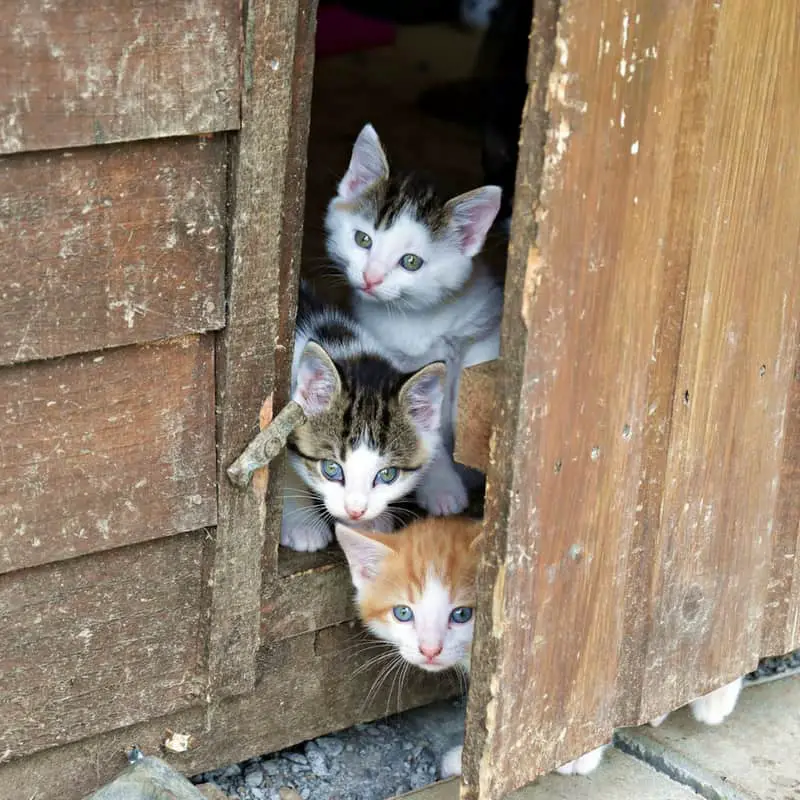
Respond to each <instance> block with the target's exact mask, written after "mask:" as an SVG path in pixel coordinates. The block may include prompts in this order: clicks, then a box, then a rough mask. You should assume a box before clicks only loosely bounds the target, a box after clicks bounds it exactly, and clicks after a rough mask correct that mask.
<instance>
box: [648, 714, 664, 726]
mask: <svg viewBox="0 0 800 800" xmlns="http://www.w3.org/2000/svg"><path fill="white" fill-rule="evenodd" d="M668 716H669V711H667V713H666V714H662V715H661V716H660V717H653V719H651V720H650V722H648V723H647V724H648V725H649V726H650V727H651V728H657V727H658V726H659V725H661V723H662V722H664V720H665V719H666V718H667V717H668Z"/></svg>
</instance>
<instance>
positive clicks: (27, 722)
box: [0, 533, 203, 797]
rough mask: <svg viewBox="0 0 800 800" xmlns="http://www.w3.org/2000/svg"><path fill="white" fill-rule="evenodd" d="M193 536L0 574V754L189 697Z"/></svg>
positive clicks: (194, 680)
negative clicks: (0, 691)
mask: <svg viewBox="0 0 800 800" xmlns="http://www.w3.org/2000/svg"><path fill="white" fill-rule="evenodd" d="M202 537H203V534H202V533H195V534H185V535H181V536H175V537H170V538H168V539H163V540H159V541H154V542H148V543H145V544H142V545H136V546H133V547H126V548H122V549H119V550H114V551H111V552H107V553H100V554H96V555H89V556H85V557H84V558H81V559H73V560H70V561H64V562H61V563H58V564H47V565H45V566H43V567H36V568H34V569H30V570H24V571H21V572H14V573H10V574H6V575H0V641H2V642H3V648H2V652H0V685H2V687H3V691H2V693H0V763H2V762H3V761H7V760H9V759H13V758H17V757H19V756H21V755H23V754H27V753H32V752H35V751H37V750H41V749H43V748H48V747H53V746H54V745H62V744H65V743H67V742H74V741H76V740H78V739H82V738H84V737H86V736H91V735H94V734H98V733H104V732H105V731H107V730H111V729H113V728H119V727H123V726H125V725H131V724H133V723H135V722H142V721H145V720H149V719H150V718H152V717H159V716H162V715H163V714H165V713H169V712H171V711H175V710H178V709H181V708H185V707H187V706H190V705H194V704H195V703H197V702H199V701H200V700H201V698H202V682H201V681H200V680H199V677H198V669H199V663H200V648H201V642H202V640H201V636H200V632H201V628H200V613H201V608H200V597H201V593H200V578H201V569H200V568H201V565H202V561H201V556H202ZM12 785H13V784H12ZM6 788H10V787H9V786H8V784H6ZM16 789H17V797H21V796H23V794H22V792H21V789H22V787H20V786H16ZM32 794H33V793H32V792H31V793H29V794H25V795H24V796H25V797H29V796H32Z"/></svg>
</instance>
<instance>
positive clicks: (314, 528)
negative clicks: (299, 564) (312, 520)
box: [281, 522, 333, 553]
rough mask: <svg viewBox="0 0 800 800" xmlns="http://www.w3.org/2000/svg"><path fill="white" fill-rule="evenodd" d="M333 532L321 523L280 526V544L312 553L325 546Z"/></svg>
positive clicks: (330, 539)
mask: <svg viewBox="0 0 800 800" xmlns="http://www.w3.org/2000/svg"><path fill="white" fill-rule="evenodd" d="M332 539H333V532H332V531H331V529H330V528H329V527H328V526H327V525H326V524H323V523H321V522H320V523H318V524H317V525H286V524H284V525H283V526H282V527H281V544H282V545H283V546H284V547H290V548H291V549H292V550H299V551H300V552H308V553H312V552H314V551H315V550H322V549H324V548H325V547H327V546H328V545H329V544H330V543H331V541H332Z"/></svg>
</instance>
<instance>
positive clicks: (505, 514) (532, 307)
mask: <svg viewBox="0 0 800 800" xmlns="http://www.w3.org/2000/svg"><path fill="white" fill-rule="evenodd" d="M790 5H791V4H781V3H779V4H774V5H769V4H766V3H764V4H763V5H761V6H760V12H759V13H760V16H759V26H758V28H757V30H755V31H751V32H749V33H748V34H745V33H744V29H745V26H746V22H745V20H746V19H747V18H748V17H751V16H752V7H751V6H746V5H745V4H744V3H726V4H724V5H723V6H722V7H720V6H719V5H718V4H714V3H711V2H699V0H698V2H690V0H686V2H682V3H678V4H673V5H672V6H671V7H670V8H669V9H667V8H665V7H663V4H659V3H640V4H638V5H637V6H636V8H635V9H627V8H623V7H622V6H620V5H618V4H616V3H612V2H604V3H599V4H589V3H585V2H577V1H573V2H566V3H562V4H561V6H560V8H559V9H558V11H559V13H558V15H557V14H556V8H555V5H554V4H552V3H542V4H537V6H536V11H535V20H534V36H533V47H532V57H531V62H530V72H531V89H530V94H529V98H528V104H527V111H526V116H525V120H524V123H523V148H522V155H521V158H520V165H519V175H518V185H517V194H516V196H515V217H514V222H513V228H512V244H511V251H510V256H509V275H508V283H507V287H506V309H505V316H504V333H503V349H502V361H501V363H502V365H503V370H502V373H503V374H502V378H501V384H500V386H499V389H498V395H499V397H500V401H499V408H498V409H497V411H496V424H495V437H494V440H493V442H492V446H491V449H490V455H489V474H488V493H487V528H488V530H489V532H490V537H489V542H488V546H487V552H486V555H485V558H484V563H483V564H482V568H481V576H480V578H481V580H480V585H481V593H482V598H483V604H482V607H480V608H479V614H478V619H477V630H476V642H475V648H474V654H473V660H474V662H475V663H478V664H480V665H481V668H480V669H479V670H476V672H475V674H474V676H473V684H472V687H471V694H470V707H469V719H468V747H467V750H466V752H465V787H464V796H465V797H470V798H472V797H480V798H499V797H502V796H503V795H505V794H506V793H508V792H509V791H511V790H513V789H514V788H516V787H518V786H520V785H522V784H524V783H526V782H529V781H530V780H531V779H533V778H534V777H535V776H536V775H537V774H540V773H541V772H544V771H547V770H550V769H552V768H553V767H554V766H556V765H557V764H559V763H563V762H564V761H567V760H569V759H572V758H574V757H575V756H577V755H579V754H580V753H582V752H585V751H586V750H588V749H590V748H591V747H594V746H596V745H597V744H600V743H601V742H603V741H607V740H608V738H609V737H610V734H611V731H612V729H613V728H614V727H616V726H619V725H625V724H631V723H635V722H638V721H641V720H642V719H643V718H647V716H650V715H654V714H655V713H657V712H659V711H666V710H669V709H670V708H672V707H674V706H675V705H678V704H680V703H683V702H685V701H686V700H688V699H691V698H692V697H694V696H696V695H697V694H698V693H700V692H701V691H707V690H708V689H711V688H714V686H716V685H719V684H720V683H722V682H723V681H724V680H726V679H730V677H732V674H733V673H736V674H740V673H741V672H745V671H747V670H748V669H750V668H751V667H752V666H753V665H754V659H755V654H756V653H757V651H758V648H759V646H760V639H761V631H760V629H759V625H758V620H759V619H760V616H761V615H762V608H763V605H762V604H763V600H764V590H765V585H766V568H767V565H768V558H769V544H770V538H771V526H772V520H773V519H774V514H775V508H774V506H775V498H776V492H777V487H778V484H779V480H778V470H779V467H780V456H781V452H782V451H783V449H782V445H783V426H784V420H785V410H786V407H787V395H788V392H789V386H790V383H791V369H792V367H793V364H794V360H795V357H796V352H797V351H796V347H797V310H796V305H795V304H796V302H797V297H798V296H799V295H800V287H798V282H797V281H798V277H800V269H798V262H797V257H798V251H799V247H798V245H800V242H798V238H797V237H798V235H800V234H799V232H800V220H799V219H798V216H797V215H798V211H797V209H798V208H800V202H798V199H797V198H796V187H797V186H800V180H799V178H800V176H798V175H797V174H796V167H797V164H798V159H797V158H796V157H795V158H793V152H794V148H795V145H794V141H795V139H796V137H795V138H794V139H793V138H792V137H791V136H790V135H788V132H789V131H790V130H791V129H792V126H794V127H795V128H796V127H797V121H796V120H795V117H796V114H797V109H798V108H799V107H800V106H799V105H798V103H797V102H794V103H793V102H792V100H791V97H790V95H791V92H792V89H791V88H790V87H795V88H794V90H793V91H794V93H795V96H796V93H797V88H796V87H797V86H799V85H800V81H798V80H797V78H796V71H797V67H798V54H797V50H796V41H797V32H796V31H797V18H796V15H795V16H793V15H792V13H791V9H790V7H789V6H790ZM719 30H721V33H719V34H718V31H719ZM779 31H780V35H778V33H779ZM744 39H748V45H747V47H746V48H744V52H745V53H746V55H743V54H742V52H741V51H742V47H741V42H742V40H744ZM734 42H739V45H737V47H738V50H737V48H736V47H734ZM757 53H761V55H762V60H761V62H760V64H761V70H760V71H758V70H756V69H754V68H752V67H751V64H752V65H754V64H755V62H756V54H757ZM779 65H781V66H779ZM742 96H744V98H746V99H745V100H744V101H742V99H741V98H742ZM734 97H738V98H739V101H740V102H738V104H737V103H734V102H733V98H734ZM729 98H730V101H729ZM776 109H777V110H776ZM778 165H781V166H780V167H779V166H778ZM754 225H755V226H756V232H755V235H754V230H753V226H754ZM767 250H769V252H768V253H767V252H765V251H767ZM756 253H761V256H760V261H761V262H763V261H766V262H767V264H768V266H766V267H765V268H764V269H763V271H762V272H759V270H760V269H761V267H762V265H761V264H758V263H757V256H756ZM748 274H749V275H750V278H749V279H747V278H746V277H745V276H746V275H748ZM709 292H710V293H711V294H713V295H714V296H715V298H716V299H715V301H712V302H709V299H708V293H709ZM687 293H688V297H689V300H688V304H687ZM715 303H716V305H715ZM729 323H730V324H732V326H733V327H734V330H733V331H732V333H733V337H732V339H731V337H729V336H728V333H729V330H728V329H727V328H726V325H728V324H729ZM726 348H729V350H728V351H727V352H726ZM698 353H700V354H701V355H700V356H698ZM756 353H760V354H762V355H761V356H760V358H761V360H760V361H759V362H758V364H756V365H755V370H754V371H751V368H752V366H753V362H754V360H756ZM762 366H764V370H762ZM759 380H760V381H761V383H760V384H759V383H758V381H759ZM692 381H694V383H692ZM687 382H688V383H687ZM684 384H686V385H687V386H689V391H690V396H691V398H692V402H694V401H695V399H696V400H697V405H696V407H695V408H692V409H691V410H690V412H689V413H691V414H692V417H693V421H694V427H693V428H691V429H687V427H686V424H687V423H686V422H685V419H686V416H685V411H686V409H685V408H684V405H683V395H684ZM697 393H699V397H698V394H697ZM695 415H697V416H695ZM751 481H752V484H751V485H748V484H749V483H750V482H751ZM705 491H708V492H714V493H716V494H717V495H719V502H718V503H716V504H715V505H716V507H717V508H718V509H719V511H718V516H717V517H714V516H713V515H712V516H710V517H708V518H706V517H705V516H704V515H702V514H701V515H700V516H698V515H697V514H696V513H695V514H693V515H685V516H684V514H685V512H684V511H683V504H682V502H681V498H682V497H683V495H682V494H681V492H686V493H687V497H686V500H685V501H683V503H685V502H688V503H689V505H688V508H687V509H686V511H690V510H692V509H693V502H694V504H695V505H697V506H699V505H700V503H701V497H703V493H704V492H705ZM690 498H692V499H690ZM662 502H663V504H664V511H663V517H662ZM726 506H730V512H729V511H727V510H726ZM731 515H735V516H738V517H739V518H740V519H738V520H737V519H736V518H735V516H731ZM728 526H730V527H733V528H734V530H735V535H734V536H733V537H732V539H731V534H730V533H728V532H726V527H728ZM746 528H747V529H749V532H745V529H746ZM736 536H738V537H739V541H738V545H739V550H738V551H736V550H735V549H734V548H733V546H732V545H730V544H728V541H736ZM748 536H749V538H747V537H748ZM695 552H696V553H697V555H696V556H695ZM790 566H791V565H790ZM723 576H725V577H724V578H723ZM726 581H729V583H727V582H726ZM700 583H702V587H701V591H700V592H698V591H696V589H697V588H698V584H700ZM736 592H738V593H739V594H738V595H737V596H734V595H735V593H736ZM747 603H749V604H750V606H749V607H748V608H745V605H746V604H747ZM728 612H730V619H729V620H728V621H727V622H725V623H724V624H722V622H721V621H722V620H724V619H725V617H726V614H727V613H728ZM737 614H739V615H741V616H743V617H744V620H742V619H741V618H740V617H739V616H737ZM669 624H671V625H672V627H671V628H670V629H669V633H668V634H667V633H666V631H664V632H662V631H663V630H664V629H663V627H662V628H659V625H661V626H666V625H669ZM737 624H738V625H740V626H741V628H742V630H743V632H742V633H737V632H733V631H732V628H733V627H734V626H736V625H737ZM676 626H677V627H676ZM681 626H683V627H681ZM690 628H691V632H689V629H690ZM670 637H671V638H670ZM715 637H718V639H716V640H715ZM690 640H691V641H693V642H694V650H691V651H690V650H689V649H688V647H689V642H690ZM669 642H678V643H679V644H675V645H670V644H669ZM688 663H691V664H692V668H691V669H687V667H686V665H687V664H688ZM532 721H533V722H532Z"/></svg>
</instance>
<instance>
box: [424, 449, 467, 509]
mask: <svg viewBox="0 0 800 800" xmlns="http://www.w3.org/2000/svg"><path fill="white" fill-rule="evenodd" d="M416 495H417V502H418V503H419V504H420V505H421V506H422V507H423V508H424V509H425V510H426V511H427V512H428V513H429V514H432V515H433V516H435V517H444V516H447V515H449V514H458V513H460V512H461V511H463V510H464V509H465V508H466V507H467V504H468V502H469V497H468V495H467V490H466V489H465V488H464V483H463V481H462V480H461V478H460V477H459V475H458V473H457V472H456V471H455V469H454V468H453V465H452V464H448V463H446V462H444V463H442V462H440V463H438V464H434V465H433V466H432V467H431V469H430V470H429V471H428V473H427V474H426V475H425V477H424V478H423V479H422V483H421V484H420V485H419V486H418V487H417V492H416Z"/></svg>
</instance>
